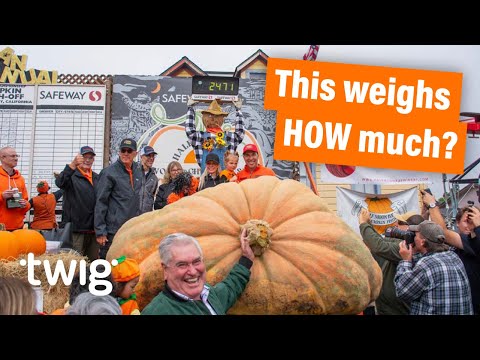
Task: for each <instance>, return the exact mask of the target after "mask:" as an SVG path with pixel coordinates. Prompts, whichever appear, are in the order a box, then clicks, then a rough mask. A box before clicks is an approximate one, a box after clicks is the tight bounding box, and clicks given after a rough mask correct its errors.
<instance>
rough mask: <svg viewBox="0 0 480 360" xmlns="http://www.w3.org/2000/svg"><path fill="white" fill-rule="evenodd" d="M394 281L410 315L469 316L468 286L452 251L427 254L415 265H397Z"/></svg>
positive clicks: (471, 313)
mask: <svg viewBox="0 0 480 360" xmlns="http://www.w3.org/2000/svg"><path fill="white" fill-rule="evenodd" d="M394 281H395V290H396V292H397V296H398V298H400V299H402V300H404V301H406V302H408V303H410V315H473V306H472V297H471V294H470V283H469V281H468V277H467V274H466V272H465V267H464V266H463V263H462V261H461V260H460V258H459V257H458V255H457V254H455V253H454V252H453V251H444V252H438V253H427V254H425V255H424V256H422V257H421V258H420V260H418V262H416V263H415V265H413V264H412V262H411V261H405V260H402V261H400V262H399V264H398V266H397V273H396V274H395V280H394Z"/></svg>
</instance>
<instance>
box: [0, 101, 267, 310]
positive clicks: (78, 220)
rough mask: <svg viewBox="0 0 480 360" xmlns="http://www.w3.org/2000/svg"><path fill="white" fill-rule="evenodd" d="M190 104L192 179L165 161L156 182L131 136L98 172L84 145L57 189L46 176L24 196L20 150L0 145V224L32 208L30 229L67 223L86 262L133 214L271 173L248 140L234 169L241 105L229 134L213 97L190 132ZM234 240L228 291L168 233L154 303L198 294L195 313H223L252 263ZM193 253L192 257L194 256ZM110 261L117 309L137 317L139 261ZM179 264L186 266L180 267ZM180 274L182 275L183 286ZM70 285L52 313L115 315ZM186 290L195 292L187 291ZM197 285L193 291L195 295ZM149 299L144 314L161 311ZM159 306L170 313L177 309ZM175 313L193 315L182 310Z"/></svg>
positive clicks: (193, 249) (15, 225) (11, 223)
mask: <svg viewBox="0 0 480 360" xmlns="http://www.w3.org/2000/svg"><path fill="white" fill-rule="evenodd" d="M193 105H194V102H192V101H189V113H188V115H189V119H190V121H187V122H186V124H185V131H186V134H187V136H188V137H189V139H190V141H191V145H192V147H193V148H194V151H195V153H196V157H197V160H198V163H199V166H200V167H201V169H202V174H201V176H200V177H199V178H196V177H194V176H193V175H191V174H190V173H189V172H187V171H184V170H183V168H182V165H181V164H180V163H179V162H178V161H172V162H170V163H169V164H168V166H167V167H166V172H165V176H164V178H163V181H162V183H161V184H160V185H159V180H158V177H157V175H156V169H155V168H154V167H153V163H154V161H155V157H156V156H157V152H156V151H155V150H154V149H153V148H152V147H151V146H144V147H143V148H142V149H141V150H140V152H139V158H140V161H139V162H136V161H135V160H136V158H137V154H138V149H137V142H136V141H135V139H131V138H126V139H123V140H122V141H121V142H120V144H119V148H118V160H117V161H115V162H114V163H112V164H111V165H109V166H107V167H105V168H104V169H103V170H102V171H101V172H100V173H99V174H97V173H96V172H95V171H93V170H92V166H93V164H94V162H95V156H96V153H95V150H94V149H93V148H92V147H91V146H88V145H85V146H82V147H81V148H80V150H79V152H78V153H77V154H76V155H75V156H74V158H73V160H72V161H71V162H70V163H69V164H66V166H65V168H64V169H63V170H62V171H61V172H60V173H59V174H56V177H55V185H56V186H57V187H58V188H59V190H58V191H56V192H54V193H49V190H50V185H49V184H48V182H47V181H46V180H41V181H40V182H39V183H38V184H37V191H38V195H36V196H35V197H33V198H32V199H30V200H29V199H28V191H27V187H26V184H25V179H24V178H23V177H22V175H21V174H20V172H19V171H18V170H17V169H16V167H17V165H18V159H19V155H18V154H17V152H16V150H15V149H14V148H12V147H4V148H2V149H0V161H1V167H0V192H1V194H2V196H1V202H2V203H1V204H0V223H3V224H4V225H5V228H6V230H8V231H14V230H17V229H20V228H23V227H24V218H25V214H26V213H27V212H28V211H29V210H30V209H31V208H32V209H33V214H34V217H33V221H32V222H31V223H30V224H29V226H30V227H31V228H32V229H35V230H49V229H52V228H56V227H58V226H62V224H66V223H70V225H71V227H72V248H73V250H75V251H76V252H77V253H79V254H80V255H83V256H86V257H87V258H88V260H89V261H90V262H91V261H94V260H96V259H105V258H106V255H107V252H108V250H109V248H110V246H111V245H112V242H113V239H114V237H115V234H116V233H117V231H118V230H119V229H120V227H121V226H122V225H123V224H124V223H125V222H126V221H128V220H129V219H131V218H133V217H135V216H139V215H141V214H144V213H146V212H149V211H154V210H158V209H162V208H164V207H165V206H168V205H169V204H171V203H173V202H175V201H178V200H179V199H180V198H182V197H184V196H189V195H192V194H194V193H196V192H197V191H202V190H204V189H207V188H210V187H214V186H217V185H219V184H222V183H226V182H240V181H243V180H245V179H248V178H256V177H258V176H263V175H270V176H275V173H274V172H273V171H272V170H270V169H266V168H265V167H263V166H261V165H260V164H259V162H258V159H259V155H258V148H257V147H256V146H255V145H253V144H249V145H246V146H245V147H244V149H243V157H244V160H245V164H246V165H245V169H244V170H242V171H241V172H239V174H240V173H242V176H241V177H239V176H238V174H237V173H236V168H237V165H238V160H239V154H238V152H237V147H238V145H239V144H240V143H241V142H242V141H243V137H244V134H245V131H244V128H243V115H242V113H241V111H240V108H241V102H236V103H234V105H235V109H236V119H237V120H236V128H235V131H234V132H224V131H223V130H222V129H221V126H222V124H223V121H224V118H225V117H226V116H227V115H228V113H227V112H224V111H223V110H222V109H221V107H220V105H219V104H218V103H217V101H213V102H212V103H211V104H210V106H209V108H208V109H206V110H203V111H202V119H203V122H204V126H205V129H206V131H197V130H196V129H195V123H194V116H195V115H194V110H193ZM191 111H193V115H192V114H191ZM192 122H193V126H192ZM207 144H212V146H210V145H208V146H207ZM61 197H63V206H62V222H61V224H57V221H56V216H55V208H56V204H57V201H58V200H59V199H60V198H61ZM192 244H193V246H192ZM241 244H242V252H243V256H242V258H241V259H240V262H239V265H237V266H236V267H235V268H234V270H232V275H231V276H229V277H228V278H227V279H226V280H225V281H226V283H228V284H229V285H228V286H230V283H231V282H233V283H234V285H235V287H236V290H235V291H234V292H232V293H231V294H230V293H228V292H227V293H225V288H224V287H222V286H221V285H218V284H217V285H216V286H214V287H211V288H210V287H209V285H207V284H206V283H205V264H204V259H203V255H202V251H201V249H200V245H199V244H198V242H197V241H196V240H195V239H194V238H192V237H190V236H188V235H186V234H173V235H172V236H171V237H167V239H165V241H164V242H162V245H161V247H160V254H161V260H162V266H163V267H164V271H165V276H166V277H165V281H166V283H167V275H168V285H167V286H166V292H165V293H164V295H166V294H167V293H168V294H173V296H174V297H173V298H172V299H173V300H172V299H170V297H167V298H165V299H169V300H168V301H167V300H165V299H162V298H163V297H160V299H155V304H156V303H157V302H159V303H161V302H164V301H167V302H169V303H170V307H173V308H177V307H178V308H183V307H184V304H183V301H184V300H185V298H184V299H183V300H182V301H180V304H181V305H180V306H177V305H175V304H176V302H177V301H178V299H177V297H178V296H180V298H181V297H182V296H183V297H186V298H187V299H194V300H198V299H200V294H201V293H202V295H201V298H202V299H203V300H202V301H203V302H204V303H205V304H207V305H206V306H207V308H202V307H197V309H200V310H199V311H200V312H198V313H204V312H205V309H208V313H212V314H213V313H215V314H224V313H226V311H227V310H228V308H229V307H231V306H233V304H234V302H235V300H236V298H237V297H238V296H239V295H240V294H241V292H242V291H243V289H244V288H245V285H246V282H247V281H248V278H249V268H250V267H251V266H252V261H253V255H252V253H251V249H250V247H249V246H247V245H245V238H244V237H242V238H241ZM249 249H250V250H249ZM192 256H194V257H195V259H194V260H193V261H192V260H191V258H192ZM117 261H118V265H117V266H115V267H113V268H112V279H111V281H112V284H115V286H114V291H113V292H112V294H111V297H113V298H115V300H116V303H117V304H118V305H119V306H120V312H119V313H123V314H126V315H127V314H128V315H132V314H139V313H140V312H139V308H138V304H137V302H136V296H135V292H134V289H135V286H136V284H137V283H138V281H139V277H140V269H139V266H138V264H137V263H136V261H135V260H134V259H128V258H123V257H122V258H120V259H117ZM184 263H185V264H186V265H183V264H184ZM188 264H192V265H193V267H191V266H189V265H188ZM184 277H188V279H189V280H188V281H187V282H186V283H187V284H188V285H187V286H186V287H185V282H184ZM192 279H195V281H193V280H192ZM77 283H78V279H77V280H75V279H74V282H73V283H72V285H71V286H70V290H71V292H70V300H69V302H67V304H65V307H64V308H63V309H57V310H56V311H54V313H55V314H75V315H79V314H86V313H92V314H93V313H95V314H99V313H100V312H102V311H105V312H106V313H108V314H114V313H116V312H118V311H117V310H118V309H115V308H113V309H112V307H111V306H110V305H109V304H108V302H109V300H106V301H105V300H99V299H93V298H91V297H89V296H87V295H83V294H81V293H83V292H86V289H87V287H88V284H87V285H85V284H84V285H83V286H79V284H77ZM233 283H232V284H233ZM75 284H76V285H75ZM193 288H195V289H196V290H192V289H193ZM189 289H190V290H189ZM197 290H200V291H199V292H198V293H197ZM80 294H81V295H82V296H80ZM79 300H81V301H79ZM155 304H153V305H152V306H149V307H148V309H149V310H148V311H147V312H146V313H155V314H156V313H161V311H160V310H159V309H158V308H157V306H156V305H155ZM74 305H75V306H74ZM107 308H108V309H109V310H108V311H107V310H106V309H107ZM165 311H166V312H169V313H175V311H176V310H172V309H170V310H168V311H167V310H165ZM179 313H197V312H196V310H195V311H194V310H193V309H188V307H187V308H185V309H184V310H181V311H180V312H179Z"/></svg>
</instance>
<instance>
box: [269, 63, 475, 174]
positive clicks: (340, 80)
mask: <svg viewBox="0 0 480 360" xmlns="http://www.w3.org/2000/svg"><path fill="white" fill-rule="evenodd" d="M461 90H462V74H461V73H455V72H446V71H433V70H414V69H404V68H393V67H381V66H367V65H352V64H340V63H328V62H316V61H315V62H312V61H304V60H289V59H278V58H269V59H268V66H267V82H266V90H265V108H266V109H269V110H277V127H276V132H275V146H274V159H278V160H291V161H306V162H318V163H326V164H345V165H350V166H367V167H372V168H378V167H382V168H387V169H398V170H416V171H428V172H444V173H461V172H462V171H463V165H464V158H465V144H466V126H465V124H461V123H459V116H460V101H461Z"/></svg>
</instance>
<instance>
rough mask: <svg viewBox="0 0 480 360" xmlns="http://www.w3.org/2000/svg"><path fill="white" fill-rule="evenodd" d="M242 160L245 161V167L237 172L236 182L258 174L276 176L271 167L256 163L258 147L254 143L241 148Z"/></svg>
mask: <svg viewBox="0 0 480 360" xmlns="http://www.w3.org/2000/svg"><path fill="white" fill-rule="evenodd" d="M243 160H244V161H245V167H244V168H243V170H241V171H239V173H238V174H237V182H238V183H239V182H242V181H243V180H247V179H255V178H257V177H260V176H276V175H275V172H274V171H273V170H272V169H270V168H267V167H265V166H262V165H260V164H259V163H258V148H257V145H255V144H247V145H245V147H244V148H243Z"/></svg>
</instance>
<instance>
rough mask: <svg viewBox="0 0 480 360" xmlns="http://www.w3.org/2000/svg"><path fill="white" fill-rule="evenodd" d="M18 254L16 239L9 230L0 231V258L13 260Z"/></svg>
mask: <svg viewBox="0 0 480 360" xmlns="http://www.w3.org/2000/svg"><path fill="white" fill-rule="evenodd" d="M18 255H19V246H18V241H17V239H16V238H15V235H13V233H11V232H10V231H0V259H6V260H15V259H16V258H17V257H18Z"/></svg>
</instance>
